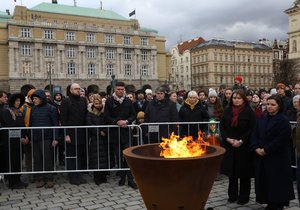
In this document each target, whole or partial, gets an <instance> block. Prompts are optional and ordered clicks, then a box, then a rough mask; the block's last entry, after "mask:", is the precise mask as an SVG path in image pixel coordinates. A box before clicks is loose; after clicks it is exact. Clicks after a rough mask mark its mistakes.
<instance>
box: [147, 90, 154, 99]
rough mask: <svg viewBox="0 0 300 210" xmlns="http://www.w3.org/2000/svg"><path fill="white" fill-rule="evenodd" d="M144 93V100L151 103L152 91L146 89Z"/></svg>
mask: <svg viewBox="0 0 300 210" xmlns="http://www.w3.org/2000/svg"><path fill="white" fill-rule="evenodd" d="M145 93H146V100H147V101H151V100H152V99H153V95H152V90H151V89H146V90H145Z"/></svg>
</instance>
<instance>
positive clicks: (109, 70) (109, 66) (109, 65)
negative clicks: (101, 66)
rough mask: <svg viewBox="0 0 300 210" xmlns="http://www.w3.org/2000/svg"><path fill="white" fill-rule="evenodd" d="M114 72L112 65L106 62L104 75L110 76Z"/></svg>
mask: <svg viewBox="0 0 300 210" xmlns="http://www.w3.org/2000/svg"><path fill="white" fill-rule="evenodd" d="M113 74H114V65H113V64H107V65H106V75H107V76H111V75H113Z"/></svg>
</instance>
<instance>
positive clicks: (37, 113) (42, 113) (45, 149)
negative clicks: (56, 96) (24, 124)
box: [29, 89, 58, 188]
mask: <svg viewBox="0 0 300 210" xmlns="http://www.w3.org/2000/svg"><path fill="white" fill-rule="evenodd" d="M31 99H32V101H33V104H34V106H33V107H32V109H31V112H30V123H29V125H30V127H50V126H58V119H57V112H56V108H55V107H54V106H52V105H51V104H49V103H47V99H46V94H45V92H44V91H43V90H41V89H38V90H36V91H34V93H33V94H32V95H31ZM53 134H54V135H53ZM57 139H58V130H54V131H53V129H34V130H32V136H31V141H32V149H33V160H34V171H44V170H45V171H53V169H54V167H53V166H54V162H53V147H54V146H55V145H57V144H58V141H57ZM35 182H36V187H37V188H39V187H43V186H45V187H46V188H52V187H53V186H54V181H53V174H52V173H38V174H36V175H35Z"/></svg>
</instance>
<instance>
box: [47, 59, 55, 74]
mask: <svg viewBox="0 0 300 210" xmlns="http://www.w3.org/2000/svg"><path fill="white" fill-rule="evenodd" d="M46 69H47V73H50V74H53V73H54V63H52V62H48V63H46Z"/></svg>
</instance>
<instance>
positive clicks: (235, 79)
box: [234, 75, 243, 84]
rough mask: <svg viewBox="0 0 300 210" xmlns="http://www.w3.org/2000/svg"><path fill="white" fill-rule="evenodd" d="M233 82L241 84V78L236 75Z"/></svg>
mask: <svg viewBox="0 0 300 210" xmlns="http://www.w3.org/2000/svg"><path fill="white" fill-rule="evenodd" d="M234 81H235V82H239V83H240V84H241V83H243V77H242V76H239V75H238V76H236V77H235V78H234Z"/></svg>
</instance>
